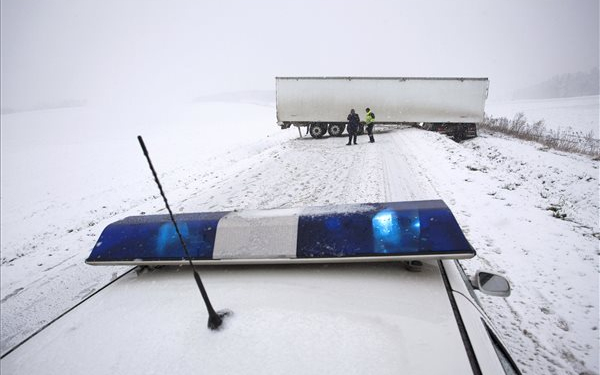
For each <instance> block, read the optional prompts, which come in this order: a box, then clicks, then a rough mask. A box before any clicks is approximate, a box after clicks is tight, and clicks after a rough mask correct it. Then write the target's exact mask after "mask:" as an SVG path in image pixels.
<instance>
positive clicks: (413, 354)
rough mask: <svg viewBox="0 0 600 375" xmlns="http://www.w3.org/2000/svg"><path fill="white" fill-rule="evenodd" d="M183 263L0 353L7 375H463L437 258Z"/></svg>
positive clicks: (123, 287)
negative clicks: (213, 325)
mask: <svg viewBox="0 0 600 375" xmlns="http://www.w3.org/2000/svg"><path fill="white" fill-rule="evenodd" d="M200 272H201V274H202V277H203V280H204V282H205V284H206V288H207V289H208V291H209V293H210V295H211V299H212V302H213V305H214V306H215V308H216V309H222V308H228V309H230V310H232V311H233V315H232V316H231V317H228V318H227V319H226V321H225V325H224V327H223V329H222V330H220V331H216V332H215V331H210V330H209V329H207V328H206V319H207V314H206V311H205V310H204V305H203V302H202V299H201V297H200V295H199V293H198V290H197V287H196V285H195V283H194V281H193V278H192V277H191V275H190V272H189V268H187V267H165V268H160V269H157V270H154V271H152V272H146V273H141V274H139V275H136V273H134V272H130V273H128V274H127V275H125V276H124V277H122V278H121V279H119V280H117V281H116V282H115V283H113V284H111V285H110V286H109V287H107V288H105V289H104V290H102V291H100V292H99V293H97V294H96V295H95V296H94V297H92V298H90V299H89V300H87V301H86V302H85V303H83V304H81V305H80V306H78V307H77V308H75V309H74V310H72V311H71V312H70V313H68V314H67V315H65V316H64V317H63V318H61V319H59V320H57V321H56V322H54V323H53V324H51V325H50V326H48V327H47V328H46V329H45V330H42V331H41V332H40V333H39V334H37V335H36V336H34V337H33V338H32V339H30V340H29V341H27V342H25V343H24V344H23V345H21V346H20V347H18V348H17V349H15V350H14V351H13V352H12V353H10V354H9V355H7V356H6V357H4V358H3V360H2V362H1V364H2V372H3V373H4V372H5V371H6V373H24V374H25V373H26V374H69V373H73V374H74V373H85V374H108V373H111V374H112V373H144V374H147V373H198V372H201V373H211V374H236V373H244V374H265V373H286V374H306V373H339V374H358V373H360V374H365V373H378V374H386V373H390V374H392V373H394V374H397V373H403V374H410V373H422V374H436V373H456V374H463V373H470V372H471V367H470V364H469V358H468V357H467V353H466V351H465V347H464V345H463V341H462V339H461V335H460V332H459V329H458V327H457V324H456V320H455V316H454V314H453V310H452V306H451V304H450V302H449V299H448V292H447V290H446V288H445V286H444V281H443V279H442V275H441V272H440V268H439V266H438V263H437V262H435V261H428V262H425V264H424V265H423V267H422V271H421V272H409V271H407V270H406V269H404V267H403V266H402V265H401V263H371V264H329V265H328V264H318V265H317V264H313V265H281V266H273V265H271V266H228V267H213V268H211V267H201V269H200Z"/></svg>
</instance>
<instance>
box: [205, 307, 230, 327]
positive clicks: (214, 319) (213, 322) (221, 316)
mask: <svg viewBox="0 0 600 375" xmlns="http://www.w3.org/2000/svg"><path fill="white" fill-rule="evenodd" d="M230 315H233V311H231V310H219V311H217V312H216V313H215V314H213V315H210V316H209V317H208V328H210V329H211V330H212V331H218V330H220V329H221V328H223V320H225V317H227V316H230Z"/></svg>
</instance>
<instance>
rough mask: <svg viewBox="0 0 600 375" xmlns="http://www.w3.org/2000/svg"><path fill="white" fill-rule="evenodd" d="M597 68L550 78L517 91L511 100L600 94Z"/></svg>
mask: <svg viewBox="0 0 600 375" xmlns="http://www.w3.org/2000/svg"><path fill="white" fill-rule="evenodd" d="M599 86H600V84H599V76H598V67H596V68H593V69H591V70H590V71H589V72H578V73H567V74H561V75H557V76H554V77H552V78H551V79H549V80H547V81H544V82H542V83H539V84H537V85H534V86H531V87H528V88H525V89H521V90H517V91H515V92H514V95H513V99H551V98H571V97H575V96H589V95H598V94H599V93H600V87H599Z"/></svg>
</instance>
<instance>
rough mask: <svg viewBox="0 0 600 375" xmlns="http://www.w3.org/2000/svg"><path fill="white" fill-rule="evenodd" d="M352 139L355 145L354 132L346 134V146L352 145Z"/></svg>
mask: <svg viewBox="0 0 600 375" xmlns="http://www.w3.org/2000/svg"><path fill="white" fill-rule="evenodd" d="M352 138H354V144H356V132H351V133H348V144H349V145H350V144H352Z"/></svg>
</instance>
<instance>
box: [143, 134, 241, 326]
mask: <svg viewBox="0 0 600 375" xmlns="http://www.w3.org/2000/svg"><path fill="white" fill-rule="evenodd" d="M138 141H139V142H140V146H142V151H144V155H145V156H146V159H147V160H148V165H149V166H150V170H151V171H152V175H153V176H154V181H156V184H157V185H158V189H159V190H160V195H162V197H163V200H164V201H165V206H167V210H168V211H169V216H170V217H171V221H172V222H173V225H174V226H175V231H176V232H177V235H178V236H179V241H180V242H181V246H182V247H183V250H184V252H185V256H186V257H187V260H188V261H189V262H190V266H191V268H192V272H193V273H194V279H196V284H198V289H200V294H202V298H203V299H204V304H205V305H206V310H207V311H208V328H210V329H211V330H213V331H214V330H218V329H219V328H220V327H221V325H222V324H223V319H224V318H225V317H226V316H228V315H231V314H232V313H231V311H229V310H221V311H219V312H217V311H215V309H213V307H212V304H211V303H210V300H209V299H208V294H207V293H206V289H204V285H203V284H202V280H201V279H200V275H199V274H198V272H197V271H196V267H195V266H194V263H192V257H191V256H190V252H189V251H188V249H187V246H186V245H185V241H184V240H183V236H182V235H181V232H180V231H179V227H178V226H177V222H176V221H175V217H174V216H173V212H172V211H171V207H170V206H169V202H167V197H166V195H165V192H164V191H163V188H162V185H161V184H160V181H159V180H158V175H157V174H156V171H155V170H154V166H153V165H152V161H151V160H150V155H148V149H147V148H146V145H145V144H144V140H143V139H142V136H141V135H138Z"/></svg>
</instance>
